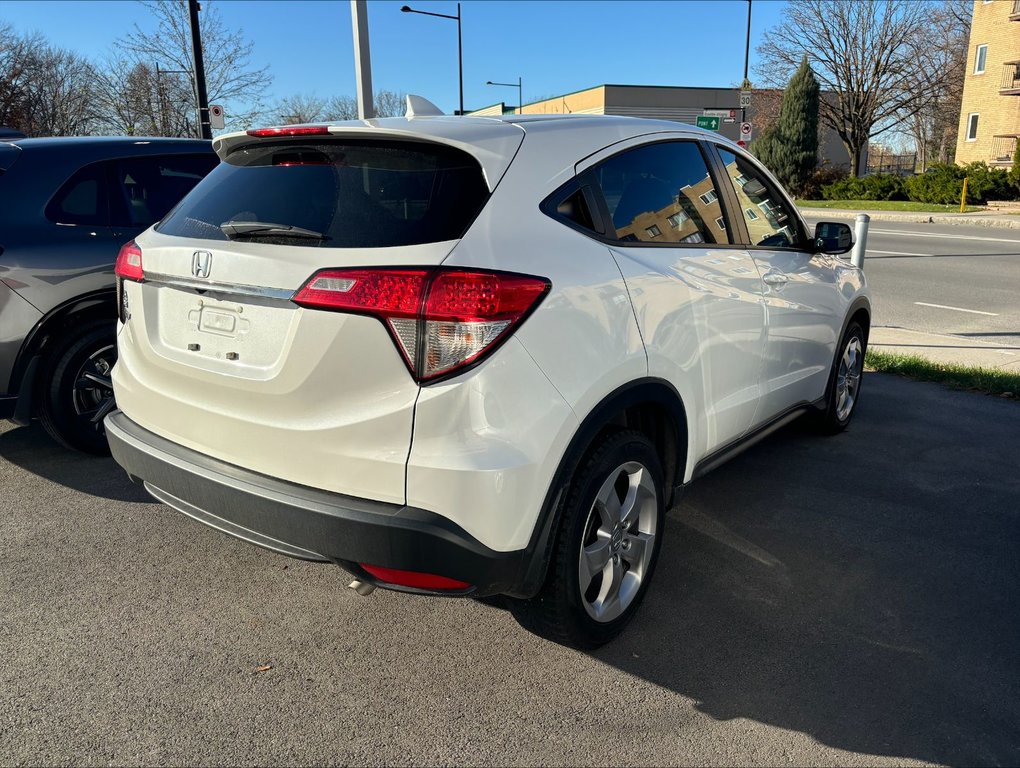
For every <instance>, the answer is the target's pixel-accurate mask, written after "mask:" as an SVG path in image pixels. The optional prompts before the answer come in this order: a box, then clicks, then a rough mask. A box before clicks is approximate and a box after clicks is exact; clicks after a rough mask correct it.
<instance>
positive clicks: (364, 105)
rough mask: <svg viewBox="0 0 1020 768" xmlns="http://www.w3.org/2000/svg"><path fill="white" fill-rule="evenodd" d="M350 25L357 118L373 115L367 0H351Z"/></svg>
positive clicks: (367, 117) (363, 118)
mask: <svg viewBox="0 0 1020 768" xmlns="http://www.w3.org/2000/svg"><path fill="white" fill-rule="evenodd" d="M351 27H352V28H353V30H354V76H355V78H356V79H357V81H358V119H359V120H368V119H370V118H372V117H375V108H374V106H373V105H372V56H371V54H370V53H369V49H368V3H367V0H351Z"/></svg>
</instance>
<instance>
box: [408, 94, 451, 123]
mask: <svg viewBox="0 0 1020 768" xmlns="http://www.w3.org/2000/svg"><path fill="white" fill-rule="evenodd" d="M441 114H443V110H441V109H440V108H439V107H437V106H436V105H435V104H433V103H432V102H431V101H429V100H428V99H426V98H423V97H421V96H415V95H414V94H413V93H409V94H407V112H406V113H405V114H404V117H406V118H412V117H434V116H436V115H441Z"/></svg>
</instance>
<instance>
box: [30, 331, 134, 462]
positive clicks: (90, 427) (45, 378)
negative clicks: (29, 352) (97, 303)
mask: <svg viewBox="0 0 1020 768" xmlns="http://www.w3.org/2000/svg"><path fill="white" fill-rule="evenodd" d="M116 362H117V339H116V327H115V323H114V321H112V320H110V321H104V322H100V323H94V324H89V325H87V326H85V327H84V328H81V329H80V330H79V331H78V332H76V333H74V334H73V335H72V336H70V337H68V338H66V339H63V340H62V343H60V344H59V345H58V346H56V347H55V348H54V349H53V350H52V351H51V352H50V354H49V356H48V358H47V360H46V364H45V365H44V366H43V369H42V371H41V372H40V377H41V380H40V382H39V400H38V416H39V421H41V422H42V425H43V427H45V428H46V431H47V432H49V433H50V435H51V436H52V437H53V439H54V440H56V441H57V442H59V443H60V444H62V445H64V446H66V447H68V448H74V449H77V450H79V451H86V452H87V453H95V454H106V453H109V452H110V448H109V445H108V444H107V442H106V431H105V429H104V427H103V419H104V418H106V415H107V414H108V413H110V411H112V410H113V408H114V407H115V404H114V399H113V384H112V382H111V381H110V372H111V371H112V369H113V366H114V363H116Z"/></svg>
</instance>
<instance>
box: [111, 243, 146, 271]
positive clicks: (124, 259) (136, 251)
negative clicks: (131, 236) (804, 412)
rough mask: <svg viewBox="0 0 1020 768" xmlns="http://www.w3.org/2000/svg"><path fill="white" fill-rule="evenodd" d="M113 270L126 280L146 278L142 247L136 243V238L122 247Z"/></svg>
mask: <svg viewBox="0 0 1020 768" xmlns="http://www.w3.org/2000/svg"><path fill="white" fill-rule="evenodd" d="M107 263H109V262H107ZM113 271H114V273H115V274H116V275H117V277H123V278H124V279H125V280H144V279H145V274H144V273H143V272H142V249H141V248H139V247H138V246H137V245H135V241H134V240H132V241H131V242H129V243H124V245H122V246H121V247H120V253H118V254H117V265H116V266H115V267H114V268H113Z"/></svg>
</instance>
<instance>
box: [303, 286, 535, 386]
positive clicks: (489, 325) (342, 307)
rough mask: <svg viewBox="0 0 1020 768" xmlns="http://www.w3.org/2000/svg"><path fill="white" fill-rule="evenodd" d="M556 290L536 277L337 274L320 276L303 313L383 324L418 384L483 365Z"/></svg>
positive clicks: (306, 289) (309, 289) (307, 295)
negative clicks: (350, 315)
mask: <svg viewBox="0 0 1020 768" xmlns="http://www.w3.org/2000/svg"><path fill="white" fill-rule="evenodd" d="M548 290H549V281H548V280H546V279H544V278H540V277H532V276H530V275H516V274H510V273H505V272H489V271H482V270H459V269H437V270H429V269H330V270H325V271H322V272H319V273H318V274H316V275H313V276H312V278H311V279H310V280H309V281H308V282H307V283H306V284H305V286H304V287H303V288H302V289H301V290H300V291H298V293H297V296H295V297H294V301H295V302H296V303H298V304H300V305H301V306H305V307H314V308H317V309H332V310H336V311H340V312H355V313H359V314H367V315H372V316H374V317H378V318H379V319H381V320H382V321H383V322H384V323H385V324H386V326H387V327H388V328H389V330H390V332H391V334H392V335H393V338H394V341H395V342H396V344H397V347H398V349H400V351H401V354H402V355H403V357H404V361H405V362H406V363H407V367H408V369H409V370H410V371H411V374H412V375H413V376H414V377H415V379H416V380H418V381H429V380H432V379H437V378H439V377H441V376H446V375H449V374H451V373H453V372H454V371H457V370H459V369H461V368H464V367H465V366H468V365H471V364H472V363H475V362H477V361H479V360H480V359H481V358H482V357H484V356H485V355H487V354H489V353H491V352H492V351H493V350H495V349H496V347H497V346H499V344H500V343H501V342H502V341H503V340H505V339H506V338H507V337H508V336H509V335H510V334H511V333H512V332H513V329H514V328H515V327H516V326H517V325H519V324H520V323H521V321H522V320H523V319H524V318H525V317H526V316H527V315H528V313H529V312H531V310H532V309H534V308H535V307H536V306H537V304H538V302H539V300H540V299H541V298H542V297H543V296H544V295H545V293H546V291H548Z"/></svg>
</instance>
